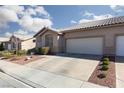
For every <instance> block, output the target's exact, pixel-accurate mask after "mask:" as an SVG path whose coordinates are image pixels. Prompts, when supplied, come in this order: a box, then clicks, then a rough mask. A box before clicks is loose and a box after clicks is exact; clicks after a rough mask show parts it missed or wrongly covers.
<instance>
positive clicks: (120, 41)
mask: <svg viewBox="0 0 124 93" xmlns="http://www.w3.org/2000/svg"><path fill="white" fill-rule="evenodd" d="M116 55H117V56H124V36H117V38H116Z"/></svg>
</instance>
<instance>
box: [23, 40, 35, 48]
mask: <svg viewBox="0 0 124 93" xmlns="http://www.w3.org/2000/svg"><path fill="white" fill-rule="evenodd" d="M35 45H36V43H35V39H34V38H29V39H26V40H22V42H21V49H22V50H29V49H33V48H35Z"/></svg>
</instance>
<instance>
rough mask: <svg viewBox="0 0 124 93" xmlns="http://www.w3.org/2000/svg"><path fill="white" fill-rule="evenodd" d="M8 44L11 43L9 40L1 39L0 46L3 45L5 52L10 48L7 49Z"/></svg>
mask: <svg viewBox="0 0 124 93" xmlns="http://www.w3.org/2000/svg"><path fill="white" fill-rule="evenodd" d="M8 42H9V38H5V37H0V44H1V43H3V47H4V49H5V50H6V49H8V47H7V45H8Z"/></svg>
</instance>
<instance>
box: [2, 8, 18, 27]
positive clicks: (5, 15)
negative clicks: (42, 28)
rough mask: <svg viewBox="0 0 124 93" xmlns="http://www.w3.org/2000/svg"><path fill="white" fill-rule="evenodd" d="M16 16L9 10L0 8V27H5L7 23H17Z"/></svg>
mask: <svg viewBox="0 0 124 93" xmlns="http://www.w3.org/2000/svg"><path fill="white" fill-rule="evenodd" d="M17 21H18V16H17V14H16V13H15V12H14V11H12V10H9V9H6V8H3V7H0V27H1V28H3V27H7V24H8V23H9V22H17Z"/></svg>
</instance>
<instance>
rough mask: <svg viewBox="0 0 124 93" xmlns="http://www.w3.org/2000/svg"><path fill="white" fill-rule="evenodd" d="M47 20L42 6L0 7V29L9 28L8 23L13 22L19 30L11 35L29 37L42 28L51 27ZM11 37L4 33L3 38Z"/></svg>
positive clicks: (48, 15) (49, 21) (47, 15)
mask: <svg viewBox="0 0 124 93" xmlns="http://www.w3.org/2000/svg"><path fill="white" fill-rule="evenodd" d="M49 18H50V14H49V13H48V12H47V11H46V10H45V9H44V7H43V6H28V7H24V6H18V5H16V6H15V5H14V6H10V5H8V6H0V28H6V27H9V25H8V23H9V22H15V23H17V24H18V25H20V28H19V30H17V31H15V32H13V33H14V34H16V35H17V36H20V37H24V36H25V37H26V36H27V37H30V36H31V35H32V33H34V32H38V31H39V30H40V29H42V28H43V27H44V26H46V27H51V26H52V24H53V23H52V21H51V19H49ZM11 35H12V33H10V32H6V33H5V36H11Z"/></svg>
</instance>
